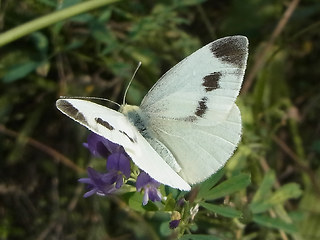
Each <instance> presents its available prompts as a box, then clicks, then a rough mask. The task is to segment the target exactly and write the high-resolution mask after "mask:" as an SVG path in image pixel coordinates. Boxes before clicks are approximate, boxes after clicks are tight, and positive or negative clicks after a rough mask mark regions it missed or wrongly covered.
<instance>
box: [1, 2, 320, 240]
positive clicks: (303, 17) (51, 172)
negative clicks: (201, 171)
mask: <svg viewBox="0 0 320 240" xmlns="http://www.w3.org/2000/svg"><path fill="white" fill-rule="evenodd" d="M80 2H82V1H80V0H24V1H13V0H2V1H0V31H1V33H3V32H5V31H7V30H9V29H12V28H14V27H17V26H19V25H22V24H23V23H26V22H28V21H31V20H34V19H37V18H39V17H41V16H44V15H46V14H49V13H54V12H55V11H58V10H61V9H64V8H67V7H70V6H76V4H78V3H80ZM229 35H245V36H247V37H248V39H249V42H250V45H249V61H248V67H247V71H246V77H245V79H244V85H243V88H242V92H241V94H240V97H239V99H238V105H239V106H240V110H241V112H242V118H243V138H242V142H241V144H240V146H239V148H238V150H237V152H236V154H235V156H234V157H233V158H232V159H231V160H230V161H229V163H228V165H227V167H226V168H227V170H226V172H227V175H228V173H230V172H232V173H234V172H246V173H250V174H251V181H252V182H251V184H250V185H249V187H247V188H246V189H245V190H242V191H241V192H239V193H236V194H234V195H233V196H227V197H225V198H224V199H222V202H223V201H227V200H228V199H229V198H231V199H232V201H231V202H233V203H234V204H235V205H236V206H237V208H238V209H239V210H241V211H242V212H243V215H244V217H242V218H240V219H230V218H225V217H222V216H219V215H218V216H217V215H214V214H211V215H208V214H207V213H205V212H204V213H203V214H201V211H202V210H201V209H200V212H199V214H198V215H197V216H196V218H195V226H196V227H195V228H194V232H195V233H201V234H214V235H215V236H216V237H217V238H214V239H284V240H285V239H320V228H319V224H320V204H319V201H320V179H319V171H320V170H319V167H320V161H319V158H320V121H319V119H320V2H319V0H304V1H298V0H288V1H274V0H248V1H242V0H226V1H219V0H210V1H209V0H207V1H205V0H186V1H179V0H172V1H169V0H161V1H147V0H145V1H143V0H142V1H138V0H130V1H129V0H124V1H119V2H117V3H112V4H110V5H105V6H104V7H100V8H97V9H95V10H92V11H90V12H86V13H83V14H80V15H77V16H73V17H71V18H68V19H66V20H64V21H60V22H57V23H55V24H53V25H50V26H48V27H44V28H41V29H40V30H38V31H36V32H32V33H31V34H28V35H26V36H23V37H21V38H19V39H17V40H15V41H11V42H9V43H7V44H5V45H3V46H2V47H1V48H0V92H1V95H0V160H1V161H0V239H173V237H172V235H171V234H172V232H170V230H168V229H167V224H168V220H169V217H168V216H167V215H166V214H165V213H163V212H162V213H157V212H143V211H141V212H137V211H135V210H132V209H130V207H128V205H127V204H126V202H125V201H124V200H122V199H121V197H120V198H102V197H98V196H94V197H91V198H89V199H83V198H82V195H83V193H84V192H85V189H84V188H83V186H82V185H81V184H78V183H77V179H78V178H79V177H83V176H85V172H84V170H85V169H86V167H87V166H89V165H90V166H92V165H99V163H98V161H97V160H92V158H91V156H90V154H89V152H88V151H87V150H86V149H85V148H83V147H82V143H83V142H85V141H86V136H87V135H88V131H87V130H86V129H85V128H84V127H82V126H80V125H78V124H76V123H75V122H73V121H72V120H70V119H68V118H66V117H65V116H64V115H62V114H61V113H60V112H59V111H58V110H57V109H56V108H55V101H56V99H57V98H59V96H61V95H63V96H96V97H103V98H108V99H111V100H114V101H117V102H118V103H121V102H122V98H123V93H124V90H125V88H126V86H127V84H128V81H129V79H130V78H131V76H132V74H133V72H134V70H135V68H136V66H137V63H138V62H139V61H141V62H142V67H141V68H140V69H139V71H138V73H137V75H136V77H135V80H134V81H133V83H132V85H131V87H130V90H129V93H128V96H127V102H128V103H129V104H139V102H140V101H141V99H142V97H143V96H144V95H145V94H146V92H147V91H148V89H149V88H150V87H151V86H152V85H153V84H154V83H155V82H156V80H157V79H159V77H160V76H161V75H162V74H163V73H165V72H166V71H167V70H168V69H170V67H172V66H174V65H175V64H176V63H177V62H178V61H180V60H181V59H183V58H184V57H186V56H187V55H189V54H190V53H192V52H193V51H195V50H197V49H198V48H200V47H201V46H203V45H205V44H207V43H209V42H211V41H213V40H215V39H217V38H220V37H224V36H229ZM2 36H3V34H0V39H1V37H2ZM268 179H269V180H270V179H271V180H270V181H269V183H270V184H269V185H270V186H269V190H270V192H269V191H268V192H267V191H265V192H264V189H261V188H260V186H262V185H263V186H266V182H268ZM263 181H264V184H262V182H263ZM261 184H262V185H261ZM283 186H285V187H283ZM279 189H281V191H278V192H281V194H277V193H278V192H277V190H279ZM257 192H258V193H259V194H262V195H261V196H263V197H264V198H265V199H266V200H268V201H269V202H268V204H269V205H268V210H267V211H266V212H265V214H266V215H268V216H270V217H271V218H275V217H277V218H278V219H281V220H282V221H283V222H285V223H287V224H288V226H290V227H282V228H281V227H280V226H278V225H277V224H276V222H270V224H269V225H268V223H267V222H266V221H263V219H260V220H257V219H258V218H254V214H256V213H258V212H259V211H258V210H257V212H256V213H253V212H250V208H249V207H248V206H249V204H250V203H252V202H253V201H254V196H257V194H256V193H257ZM272 193H276V194H272ZM251 207H252V205H251ZM251 209H252V208H251ZM253 219H255V221H253ZM279 225H280V224H279Z"/></svg>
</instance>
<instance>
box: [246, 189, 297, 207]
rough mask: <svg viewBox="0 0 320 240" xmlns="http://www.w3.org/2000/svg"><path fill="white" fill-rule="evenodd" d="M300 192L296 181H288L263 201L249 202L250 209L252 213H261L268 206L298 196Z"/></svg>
mask: <svg viewBox="0 0 320 240" xmlns="http://www.w3.org/2000/svg"><path fill="white" fill-rule="evenodd" d="M301 194H302V191H301V189H300V186H299V185H298V184H296V183H289V184H286V185H284V186H282V187H280V188H279V189H278V190H277V191H276V192H275V193H273V194H272V195H271V196H270V197H269V198H265V201H262V202H257V203H253V204H250V209H251V210H252V212H253V213H262V212H265V211H267V210H268V209H269V208H271V207H273V206H275V205H278V204H282V203H284V202H285V201H287V200H288V199H290V198H298V197H300V196H301Z"/></svg>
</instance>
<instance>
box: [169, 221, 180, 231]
mask: <svg viewBox="0 0 320 240" xmlns="http://www.w3.org/2000/svg"><path fill="white" fill-rule="evenodd" d="M180 221H181V219H177V220H172V221H170V222H169V227H170V228H171V229H175V228H177V227H178V226H179V223H180Z"/></svg>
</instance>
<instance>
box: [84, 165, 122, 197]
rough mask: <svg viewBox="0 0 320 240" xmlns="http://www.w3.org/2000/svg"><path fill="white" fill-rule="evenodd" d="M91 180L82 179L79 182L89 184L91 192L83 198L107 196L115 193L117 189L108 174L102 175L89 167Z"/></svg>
mask: <svg viewBox="0 0 320 240" xmlns="http://www.w3.org/2000/svg"><path fill="white" fill-rule="evenodd" d="M87 172H88V176H89V178H80V179H79V180H78V181H79V182H81V183H86V184H88V186H87V187H88V189H89V191H88V192H86V193H85V194H84V195H83V197H85V198H86V197H90V196H91V195H93V194H95V193H96V194H98V195H101V196H105V195H108V194H111V193H113V192H114V191H115V190H116V189H115V187H114V184H111V183H110V181H109V179H108V178H107V177H106V174H107V173H106V174H102V173H99V172H97V171H96V170H94V169H93V168H90V167H88V169H87Z"/></svg>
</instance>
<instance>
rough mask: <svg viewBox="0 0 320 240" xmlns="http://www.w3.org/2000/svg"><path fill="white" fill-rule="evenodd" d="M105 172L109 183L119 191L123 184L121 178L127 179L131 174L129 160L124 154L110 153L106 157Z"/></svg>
mask: <svg viewBox="0 0 320 240" xmlns="http://www.w3.org/2000/svg"><path fill="white" fill-rule="evenodd" d="M107 170H109V172H108V173H107V174H108V178H110V182H111V183H115V185H116V188H117V189H119V188H120V187H121V186H122V184H123V177H126V178H129V177H130V173H131V166H130V160H129V159H128V157H127V156H126V155H125V154H124V153H112V154H111V155H110V156H109V157H108V161H107Z"/></svg>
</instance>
